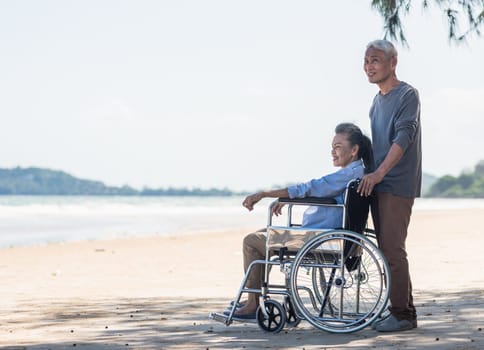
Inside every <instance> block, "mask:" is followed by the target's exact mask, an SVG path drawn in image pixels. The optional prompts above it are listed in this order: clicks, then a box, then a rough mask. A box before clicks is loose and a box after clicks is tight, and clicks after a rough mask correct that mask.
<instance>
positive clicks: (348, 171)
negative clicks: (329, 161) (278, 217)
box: [287, 159, 365, 228]
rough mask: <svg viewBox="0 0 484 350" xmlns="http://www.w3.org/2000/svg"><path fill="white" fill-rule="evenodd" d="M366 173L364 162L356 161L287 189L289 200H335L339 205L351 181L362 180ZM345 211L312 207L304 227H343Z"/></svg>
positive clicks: (305, 216)
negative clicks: (321, 198) (317, 198)
mask: <svg viewBox="0 0 484 350" xmlns="http://www.w3.org/2000/svg"><path fill="white" fill-rule="evenodd" d="M364 173H365V168H364V166H363V162H362V161H361V159H360V160H356V161H354V162H351V163H350V164H348V165H347V166H346V167H344V168H341V169H339V170H338V171H336V172H334V173H332V174H329V175H326V176H323V177H322V178H320V179H313V180H311V181H309V182H305V183H300V184H297V185H294V186H289V187H288V188H287V190H288V192H289V198H304V197H324V198H334V199H335V200H336V202H337V203H338V204H342V203H343V201H344V191H345V189H346V185H347V184H348V182H349V181H351V180H353V179H356V178H361V177H362V176H363V174H364ZM342 220H343V210H342V209H341V208H335V207H321V206H310V207H308V208H307V209H306V210H305V212H304V215H303V220H302V226H303V227H314V228H340V227H342Z"/></svg>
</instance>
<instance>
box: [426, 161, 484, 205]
mask: <svg viewBox="0 0 484 350" xmlns="http://www.w3.org/2000/svg"><path fill="white" fill-rule="evenodd" d="M426 195H427V197H444V198H484V160H481V161H480V162H479V163H477V165H476V166H475V168H474V171H473V172H468V173H462V174H460V175H459V176H457V177H455V176H451V175H445V176H442V177H441V178H439V179H438V180H437V181H435V183H434V184H433V185H432V186H431V187H430V189H429V190H428V192H427V193H426Z"/></svg>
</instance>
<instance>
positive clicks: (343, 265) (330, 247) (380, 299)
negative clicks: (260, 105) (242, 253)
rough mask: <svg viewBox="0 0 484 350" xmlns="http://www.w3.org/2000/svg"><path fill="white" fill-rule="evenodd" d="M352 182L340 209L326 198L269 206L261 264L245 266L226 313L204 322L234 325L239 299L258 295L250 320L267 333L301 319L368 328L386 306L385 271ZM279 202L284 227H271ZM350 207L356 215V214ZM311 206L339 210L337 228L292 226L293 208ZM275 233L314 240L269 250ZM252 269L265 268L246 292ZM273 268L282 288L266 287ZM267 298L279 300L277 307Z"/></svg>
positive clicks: (333, 328) (335, 329)
mask: <svg viewBox="0 0 484 350" xmlns="http://www.w3.org/2000/svg"><path fill="white" fill-rule="evenodd" d="M358 183H359V180H358V179H355V180H351V181H350V182H349V183H348V184H347V186H346V190H345V195H344V203H343V204H338V203H336V201H335V200H334V199H332V198H331V199H328V198H315V197H307V198H297V199H289V198H279V199H277V200H275V201H273V202H272V203H271V204H270V206H269V208H268V221H267V228H266V235H267V238H266V259H265V260H255V261H253V262H252V263H251V264H250V266H249V268H248V269H247V272H246V274H245V276H244V278H243V279H242V282H241V285H240V288H239V291H238V293H237V296H236V298H235V299H234V302H233V303H232V305H231V306H230V308H229V309H228V310H227V311H226V312H225V313H211V314H210V315H209V317H210V318H211V319H213V320H216V321H219V322H222V323H224V324H225V325H227V326H229V325H230V324H231V323H232V322H233V321H239V320H238V319H235V318H234V314H235V312H236V309H237V304H238V302H239V301H240V299H241V296H242V294H244V293H260V295H261V296H260V299H261V300H260V306H259V308H258V310H257V313H256V320H257V323H258V325H259V327H260V328H261V329H263V330H265V331H268V332H274V333H277V332H280V331H281V330H282V329H283V328H284V326H285V325H288V326H291V327H295V326H297V325H298V324H299V322H300V321H301V320H306V321H308V322H309V323H310V324H312V325H313V326H314V327H316V328H318V329H321V330H325V331H328V332H332V333H349V332H354V331H357V330H360V329H362V328H364V327H366V326H368V325H370V324H371V323H373V322H374V321H375V320H376V318H378V317H379V316H380V314H381V313H382V311H383V310H384V308H385V306H386V304H387V302H388V294H389V288H390V269H389V267H388V263H387V262H386V260H385V258H384V256H383V254H382V253H381V251H380V250H379V249H378V248H377V245H376V244H375V243H374V242H373V241H374V240H375V239H376V236H375V234H374V231H373V230H370V229H368V228H367V227H366V222H367V218H368V208H369V199H368V198H366V197H360V196H359V194H357V193H356V188H357V187H358ZM279 203H281V204H286V205H287V224H286V226H280V225H274V224H273V216H272V208H273V207H274V206H275V205H276V204H279ZM355 203H356V205H358V206H359V209H361V210H362V211H360V212H356V210H355V208H354V205H355ZM314 205H315V206H324V207H336V208H340V209H341V210H342V212H343V219H342V226H341V227H343V229H325V228H313V227H301V225H300V224H297V223H294V222H293V206H305V207H307V206H314ZM357 209H358V208H357ZM352 211H355V214H352ZM353 230H354V231H353ZM279 231H290V232H306V233H307V232H311V233H313V234H314V236H313V237H312V238H310V239H309V240H308V241H306V242H305V243H304V244H303V245H302V247H300V248H299V249H298V250H297V251H290V250H289V249H287V248H286V247H281V248H280V249H273V248H272V246H271V235H272V234H275V233H278V232H279ZM273 252H274V253H275V254H271V253H273ZM256 264H263V265H264V267H265V271H264V282H263V283H262V287H261V288H260V289H258V288H257V289H254V288H246V287H245V284H246V281H247V279H248V276H249V274H250V273H251V271H252V269H253V267H254V266H255V265H256ZM275 265H279V266H280V269H281V272H283V273H284V279H285V284H284V285H277V284H270V283H269V278H270V270H271V268H272V266H275ZM270 295H279V296H282V297H283V302H282V303H281V302H279V301H277V300H275V299H272V298H271V297H270ZM240 321H244V322H247V320H240Z"/></svg>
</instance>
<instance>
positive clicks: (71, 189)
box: [0, 167, 234, 196]
mask: <svg viewBox="0 0 484 350" xmlns="http://www.w3.org/2000/svg"><path fill="white" fill-rule="evenodd" d="M233 194H234V193H232V192H231V191H229V190H227V189H223V190H219V189H209V190H202V189H193V190H189V189H183V188H182V189H176V188H168V189H149V188H145V189H143V190H141V191H138V190H136V189H134V188H131V187H129V186H123V187H112V186H106V185H105V184H104V183H102V182H100V181H91V180H83V179H78V178H76V177H74V176H72V175H69V174H67V173H65V172H63V171H57V170H50V169H42V168H19V167H17V168H13V169H2V168H0V195H86V196H133V195H140V196H229V195H233Z"/></svg>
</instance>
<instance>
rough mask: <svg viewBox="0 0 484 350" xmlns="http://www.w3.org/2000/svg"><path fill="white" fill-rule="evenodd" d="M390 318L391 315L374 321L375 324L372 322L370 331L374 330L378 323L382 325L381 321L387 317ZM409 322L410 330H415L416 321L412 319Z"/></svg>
mask: <svg viewBox="0 0 484 350" xmlns="http://www.w3.org/2000/svg"><path fill="white" fill-rule="evenodd" d="M390 316H391V314H388V315H386V316H385V317H383V318H380V319H379V320H376V321H375V322H373V323H372V324H371V329H373V330H376V326H377V325H378V324H380V323H382V322H383V321H385V320H387V319H388V318H389V317H390ZM410 322H412V328H417V319H416V318H414V319H413V320H411V321H410Z"/></svg>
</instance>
